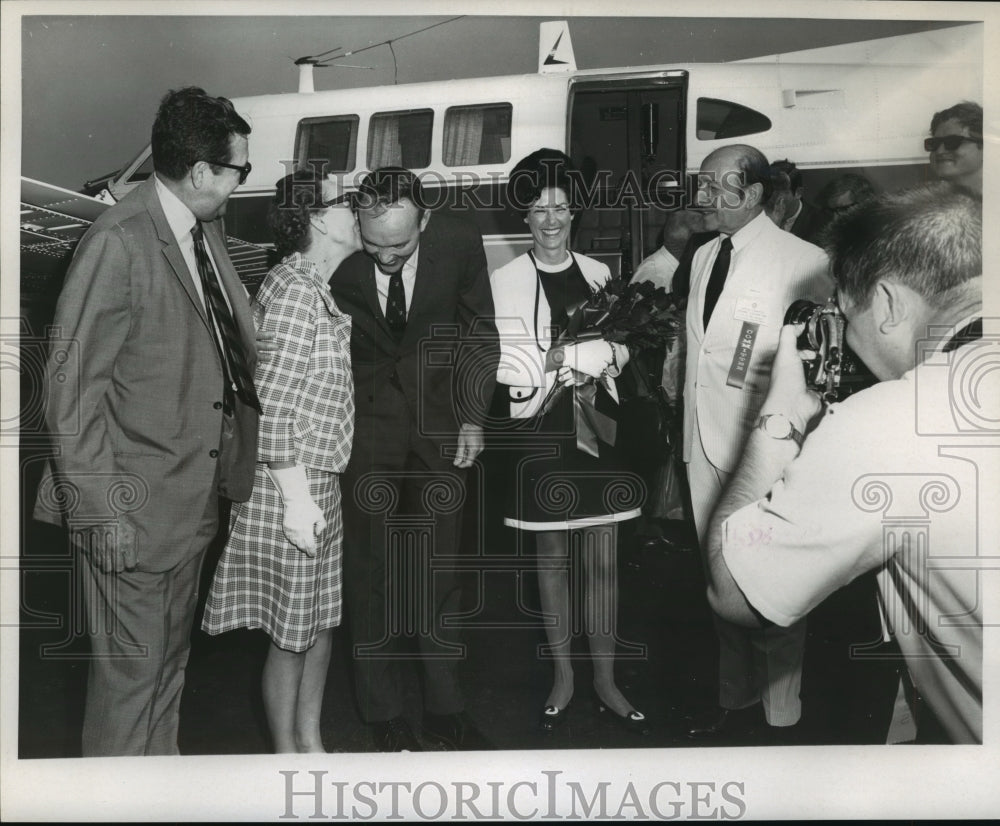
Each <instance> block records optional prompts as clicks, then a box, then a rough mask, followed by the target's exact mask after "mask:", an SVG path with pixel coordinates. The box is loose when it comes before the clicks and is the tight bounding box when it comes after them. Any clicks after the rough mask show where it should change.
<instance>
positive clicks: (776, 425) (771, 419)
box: [755, 413, 806, 447]
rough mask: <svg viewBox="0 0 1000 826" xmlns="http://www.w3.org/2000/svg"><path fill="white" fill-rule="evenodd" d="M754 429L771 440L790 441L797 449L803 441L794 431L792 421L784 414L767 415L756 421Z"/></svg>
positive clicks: (798, 433) (800, 435) (800, 434)
mask: <svg viewBox="0 0 1000 826" xmlns="http://www.w3.org/2000/svg"><path fill="white" fill-rule="evenodd" d="M755 427H756V428H757V429H758V430H761V431H763V432H764V433H766V434H767V435H768V436H770V437H771V438H772V439H790V440H791V441H793V442H795V444H797V445H798V446H799V447H802V443H803V442H804V441H805V438H806V437H805V436H803V435H802V433H800V432H799V431H798V430H796V428H795V425H793V424H792V420H791V419H789V418H788V416H786V415H785V414H784V413H767V414H766V415H764V416H761V417H760V418H759V419H757V424H756V425H755Z"/></svg>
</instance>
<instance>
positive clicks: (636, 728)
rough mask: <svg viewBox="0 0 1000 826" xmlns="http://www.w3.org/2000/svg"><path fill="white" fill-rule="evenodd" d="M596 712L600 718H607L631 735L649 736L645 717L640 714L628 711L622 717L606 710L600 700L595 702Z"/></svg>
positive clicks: (608, 709)
mask: <svg viewBox="0 0 1000 826" xmlns="http://www.w3.org/2000/svg"><path fill="white" fill-rule="evenodd" d="M597 712H598V714H600V715H601V716H602V717H603V716H609V717H610V718H611V719H612V720H614V721H615V722H616V723H617V724H618V725H620V726H621V727H622V728H624V729H626V730H627V731H631V732H632V733H633V734H639V735H641V736H643V737H645V736H646V735H647V734H649V723H648V722H647V721H646V717H645V715H644V714H642V712H639V711H630V712H629V713H628V714H626V715H625V716H624V717H623V716H622V715H621V714H619V713H618V712H616V711H613V710H612V709H610V708H608V706H606V705H604V703H602V702H601V701H600V700H598V701H597Z"/></svg>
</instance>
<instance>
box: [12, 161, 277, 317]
mask: <svg viewBox="0 0 1000 826" xmlns="http://www.w3.org/2000/svg"><path fill="white" fill-rule="evenodd" d="M109 206H110V204H109V203H107V202H105V201H102V200H100V199H98V198H92V197H91V196H89V195H84V194H82V193H80V192H73V191H71V190H69V189H63V188H62V187H58V186H54V185H53V184H47V183H43V182H42V181H36V180H33V179H31V178H21V293H22V301H23V300H24V299H25V298H28V299H29V300H30V298H32V297H41V296H43V295H46V294H48V295H49V296H50V297H52V293H53V292H54V291H56V290H58V285H59V283H61V279H62V276H63V274H64V273H65V270H66V265H67V264H68V263H69V258H70V254H71V253H72V250H73V248H74V247H75V246H76V243H77V242H78V241H79V240H80V238H81V237H82V236H83V234H84V233H85V232H86V231H87V228H88V227H89V226H90V225H91V224H92V223H93V222H94V221H95V220H96V219H97V216H99V215H100V214H101V213H102V212H104V210H106V209H107V208H108V207H109ZM226 240H227V243H228V246H229V256H230V258H231V259H232V262H233V266H234V267H235V268H236V272H237V273H238V274H239V276H240V279H241V280H242V281H243V283H244V284H245V285H246V286H247V289H248V290H249V291H250V292H251V293H254V292H256V289H257V287H258V286H259V285H260V282H261V280H263V278H264V276H265V275H266V274H267V271H268V268H269V267H268V262H269V251H268V249H267V248H266V247H262V246H259V245H257V244H251V243H249V242H247V241H243V240H241V239H239V238H233V237H232V236H227V239H226Z"/></svg>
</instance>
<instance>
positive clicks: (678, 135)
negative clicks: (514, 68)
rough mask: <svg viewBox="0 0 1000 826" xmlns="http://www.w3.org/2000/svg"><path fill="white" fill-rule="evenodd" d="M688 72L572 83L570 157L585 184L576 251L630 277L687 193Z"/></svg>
mask: <svg viewBox="0 0 1000 826" xmlns="http://www.w3.org/2000/svg"><path fill="white" fill-rule="evenodd" d="M686 85H687V73H686V72H664V73H660V74H658V75H656V76H652V77H650V76H645V77H641V78H629V79H605V80H586V81H578V82H574V83H573V85H572V86H571V88H570V99H569V107H570V109H569V112H570V115H569V141H568V145H569V155H570V157H571V158H572V159H573V162H574V164H575V165H576V167H577V168H578V169H579V170H580V172H581V175H582V180H583V182H584V187H583V190H584V191H583V196H584V209H583V210H582V212H581V213H580V215H579V216H578V217H577V221H576V226H575V234H574V243H573V246H574V249H576V250H577V251H578V252H581V253H584V254H585V255H590V256H592V257H594V258H598V259H601V260H603V261H604V262H605V263H606V264H608V266H609V267H611V270H612V272H614V273H622V274H624V275H626V276H629V277H630V276H631V274H632V273H633V272H634V271H635V268H636V267H637V266H638V265H639V262H640V261H642V259H643V258H645V257H646V256H647V255H649V254H650V253H652V252H653V251H654V250H655V249H656V248H657V246H659V243H660V240H659V234H660V230H661V228H662V226H663V220H664V215H665V214H666V212H667V211H668V210H669V209H671V208H676V207H678V206H681V196H682V193H683V191H684V157H685V152H684V121H685V108H684V100H685V95H684V92H685V88H686Z"/></svg>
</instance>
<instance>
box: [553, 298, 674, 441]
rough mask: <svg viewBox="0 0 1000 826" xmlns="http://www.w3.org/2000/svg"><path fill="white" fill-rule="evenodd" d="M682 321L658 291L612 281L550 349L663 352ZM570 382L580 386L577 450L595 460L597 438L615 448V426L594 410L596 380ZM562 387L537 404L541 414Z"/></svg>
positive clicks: (671, 300) (582, 307) (572, 314)
mask: <svg viewBox="0 0 1000 826" xmlns="http://www.w3.org/2000/svg"><path fill="white" fill-rule="evenodd" d="M683 322H684V312H683V310H681V309H680V308H679V307H678V305H677V302H676V301H675V299H674V296H673V295H672V294H671V293H668V292H667V291H666V290H665V289H664V288H663V287H656V286H654V285H653V284H651V283H650V282H648V281H640V282H638V283H634V282H626V281H625V280H624V279H622V278H612V279H610V280H609V281H608V282H607V283H605V284H604V285H603V286H602V287H600V288H598V289H596V290H594V291H593V292H592V293H591V294H590V297H589V298H588V299H587V300H586V301H584V302H583V303H582V304H581V305H579V306H578V307H576V308H575V309H573V310H572V311H571V312H570V313H569V322H568V323H567V325H566V329H565V330H564V331H563V332H562V334H561V335H560V336H559V338H558V340H557V341H556V344H555V346H563V345H566V344H579V343H581V342H584V341H594V340H596V339H603V340H604V341H607V342H610V343H616V344H624V345H625V346H626V347H628V348H629V349H630V350H645V349H649V348H654V347H659V346H661V345H666V346H667V348H668V349H669V348H670V346H671V345H672V344H673V343H674V341H675V340H676V338H677V333H678V331H679V329H680V328H681V327H682V326H683ZM576 378H577V380H578V381H580V383H579V384H577V393H576V403H575V407H576V432H577V446H578V447H579V448H580V449H581V450H584V451H585V452H587V453H590V454H592V455H594V456H596V455H597V439H598V438H600V439H601V440H602V441H604V442H606V443H608V444H612V445H613V444H614V443H615V436H616V434H615V423H614V421H613V420H611V419H609V418H608V417H607V416H604V415H603V414H602V413H599V412H598V411H597V410H596V409H595V407H594V395H595V393H596V386H595V381H596V380H595V379H594V378H593V377H590V376H586V377H583V376H581V375H580V374H577V376H576ZM566 388H567V385H566V384H563V383H562V382H557V383H556V385H555V386H554V387H553V388H552V390H550V391H549V394H548V396H546V398H545V400H544V401H543V402H542V407H541V413H542V414H543V415H544V414H545V413H548V412H549V411H550V410H551V409H552V407H553V406H554V405H555V403H556V402H557V401H558V400H559V397H560V396H561V395H562V394H563V392H565V390H566Z"/></svg>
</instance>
